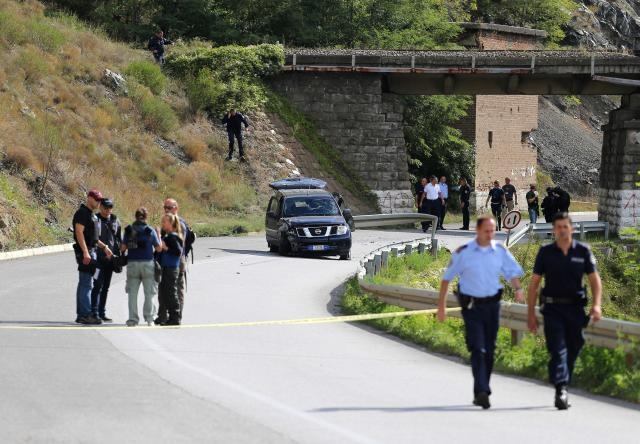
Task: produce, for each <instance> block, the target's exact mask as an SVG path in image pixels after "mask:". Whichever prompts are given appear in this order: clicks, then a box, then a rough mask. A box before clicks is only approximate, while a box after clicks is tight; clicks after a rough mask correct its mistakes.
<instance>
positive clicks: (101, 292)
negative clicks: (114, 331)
mask: <svg viewBox="0 0 640 444" xmlns="http://www.w3.org/2000/svg"><path fill="white" fill-rule="evenodd" d="M112 276H113V268H112V267H111V266H109V265H107V266H105V267H103V268H101V269H100V272H99V273H98V278H97V279H94V280H93V290H91V313H92V314H93V315H94V316H96V317H98V316H104V315H105V314H106V313H105V307H106V305H107V295H108V294H109V287H111V278H112Z"/></svg>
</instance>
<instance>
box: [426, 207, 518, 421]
mask: <svg viewBox="0 0 640 444" xmlns="http://www.w3.org/2000/svg"><path fill="white" fill-rule="evenodd" d="M495 234H496V222H495V220H494V219H493V218H492V217H490V216H481V217H479V218H478V221H477V225H476V238H475V239H474V240H473V241H471V242H469V243H468V244H466V245H463V246H462V247H460V248H458V250H456V252H455V253H454V254H453V256H452V258H451V263H450V264H449V267H448V268H447V271H446V272H445V274H444V277H443V279H442V282H441V283H440V300H439V303H438V320H439V321H441V322H442V321H444V320H445V318H446V311H445V309H446V298H447V293H448V291H449V283H450V282H451V281H452V280H453V279H454V278H455V277H456V276H459V277H460V279H459V282H458V292H457V293H456V294H457V296H458V300H459V301H460V305H461V307H462V317H463V319H464V326H465V336H466V342H467V348H468V349H469V352H471V369H472V372H473V380H474V384H473V394H474V400H473V403H474V404H475V405H478V406H481V407H482V408H483V409H488V408H489V407H491V403H490V402H489V396H490V395H491V388H490V387H489V381H490V379H491V372H492V370H493V355H494V351H495V347H496V338H497V336H498V327H499V325H500V299H501V298H502V290H503V289H502V285H501V284H500V277H501V276H503V277H504V278H505V279H507V280H508V281H510V283H511V285H512V286H513V287H514V288H515V290H516V300H518V301H520V302H522V301H524V292H523V290H522V288H521V286H520V279H519V278H520V277H521V276H522V275H523V274H524V272H523V271H522V267H520V265H519V264H518V262H516V260H515V258H514V257H513V256H512V255H511V253H510V252H509V250H507V249H506V248H505V247H504V246H503V245H502V244H500V243H497V242H495V241H494V240H493V239H494V237H495Z"/></svg>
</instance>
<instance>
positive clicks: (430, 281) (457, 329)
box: [342, 250, 640, 402]
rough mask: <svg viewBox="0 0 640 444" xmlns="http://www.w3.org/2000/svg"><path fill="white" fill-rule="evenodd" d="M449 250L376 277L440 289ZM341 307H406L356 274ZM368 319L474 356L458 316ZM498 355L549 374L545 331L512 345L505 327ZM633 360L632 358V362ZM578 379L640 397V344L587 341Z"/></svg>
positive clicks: (523, 371)
mask: <svg viewBox="0 0 640 444" xmlns="http://www.w3.org/2000/svg"><path fill="white" fill-rule="evenodd" d="M536 251H537V250H536ZM516 254H517V255H518V253H516ZM448 256H449V255H448V254H446V253H444V254H443V252H441V253H439V256H438V258H437V259H435V260H434V259H433V258H432V257H431V256H429V255H411V256H409V257H400V258H391V259H390V262H389V266H388V267H387V268H386V269H384V270H383V272H382V273H381V274H380V275H379V276H376V277H375V278H374V281H375V282H376V283H385V284H388V283H394V284H400V285H410V286H416V287H421V288H431V289H435V288H437V286H438V283H439V280H440V276H441V273H442V271H443V269H444V267H445V266H446V261H447V260H448ZM601 267H602V265H601ZM608 277H610V276H608ZM607 304H608V307H609V308H608V310H609V311H608V312H607V314H608V315H611V313H612V308H611V306H612V305H613V304H612V303H611V301H608V302H607ZM342 310H343V312H344V313H345V314H364V313H384V312H393V311H403V309H402V308H401V307H396V306H393V305H388V304H385V303H382V302H380V301H378V300H377V299H375V298H374V297H373V296H370V295H368V294H366V293H365V292H363V291H362V289H361V288H360V286H359V285H358V282H357V280H356V279H355V278H354V279H351V280H349V281H348V282H347V285H346V290H345V293H344V296H343V299H342ZM369 324H370V325H372V326H374V327H376V328H378V329H380V330H383V331H385V332H387V333H390V334H393V335H395V336H398V337H400V338H402V339H405V340H408V341H411V342H414V343H416V344H419V345H422V346H425V347H426V348H428V349H429V350H433V351H437V352H440V353H446V354H450V355H455V356H460V357H462V358H463V359H464V360H465V361H468V359H469V352H468V351H467V349H466V345H465V342H464V326H463V323H462V321H461V320H459V319H455V318H448V319H447V321H445V322H444V323H438V322H437V321H436V319H435V316H425V315H416V316H411V317H404V318H393V319H381V320H375V321H370V322H369ZM495 360H496V362H495V368H496V370H498V371H501V372H504V373H510V374H516V375H521V376H527V377H531V378H536V379H542V380H546V378H547V362H548V354H547V351H546V348H545V343H544V338H543V337H541V336H537V335H535V336H534V335H530V334H527V335H525V337H524V339H523V340H522V341H521V342H520V344H518V345H517V346H513V345H511V335H510V332H509V330H508V329H505V328H501V329H500V331H499V333H498V340H497V349H496V356H495ZM628 362H632V364H631V365H628ZM573 385H574V386H577V387H581V388H583V389H585V390H588V391H590V392H592V393H597V394H602V395H607V396H613V397H616V398H621V399H625V400H628V401H632V402H640V347H635V348H634V351H633V352H632V353H631V354H628V353H627V352H626V351H624V350H622V349H616V350H608V349H604V348H597V347H591V346H587V347H585V348H584V350H583V351H582V353H581V355H580V357H579V358H578V361H577V363H576V368H575V372H574V381H573Z"/></svg>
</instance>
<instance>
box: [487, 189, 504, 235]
mask: <svg viewBox="0 0 640 444" xmlns="http://www.w3.org/2000/svg"><path fill="white" fill-rule="evenodd" d="M489 201H491V214H493V217H495V219H496V221H497V223H498V231H500V230H502V208H504V206H505V205H506V202H505V197H504V190H503V189H502V188H500V182H498V181H497V180H496V181H495V182H493V188H491V189H490V190H489V195H488V196H487V201H486V202H485V204H484V206H485V208H486V207H487V205H488V204H489Z"/></svg>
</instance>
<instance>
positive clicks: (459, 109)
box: [404, 96, 473, 183]
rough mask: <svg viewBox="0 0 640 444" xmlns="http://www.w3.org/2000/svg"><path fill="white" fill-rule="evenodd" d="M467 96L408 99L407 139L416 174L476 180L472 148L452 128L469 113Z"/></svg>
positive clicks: (417, 175)
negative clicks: (474, 178)
mask: <svg viewBox="0 0 640 444" xmlns="http://www.w3.org/2000/svg"><path fill="white" fill-rule="evenodd" d="M470 106H471V99H470V98H469V97H466V96H419V97H412V98H410V99H408V100H407V107H406V109H405V123H406V125H407V126H406V127H405V131H404V133H405V141H406V145H407V154H408V155H409V171H410V173H411V174H412V175H413V176H414V177H424V176H427V175H431V174H435V175H438V176H439V175H445V176H447V177H450V178H453V179H457V178H459V177H465V178H467V179H468V180H469V181H470V182H471V183H473V178H472V176H473V147H472V145H471V144H470V143H469V142H467V141H466V140H464V139H463V138H462V134H461V133H460V131H458V130H457V129H455V128H453V126H454V125H455V123H456V122H458V121H459V120H460V119H461V118H463V117H465V116H466V115H467V110H468V109H469V107H470Z"/></svg>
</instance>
